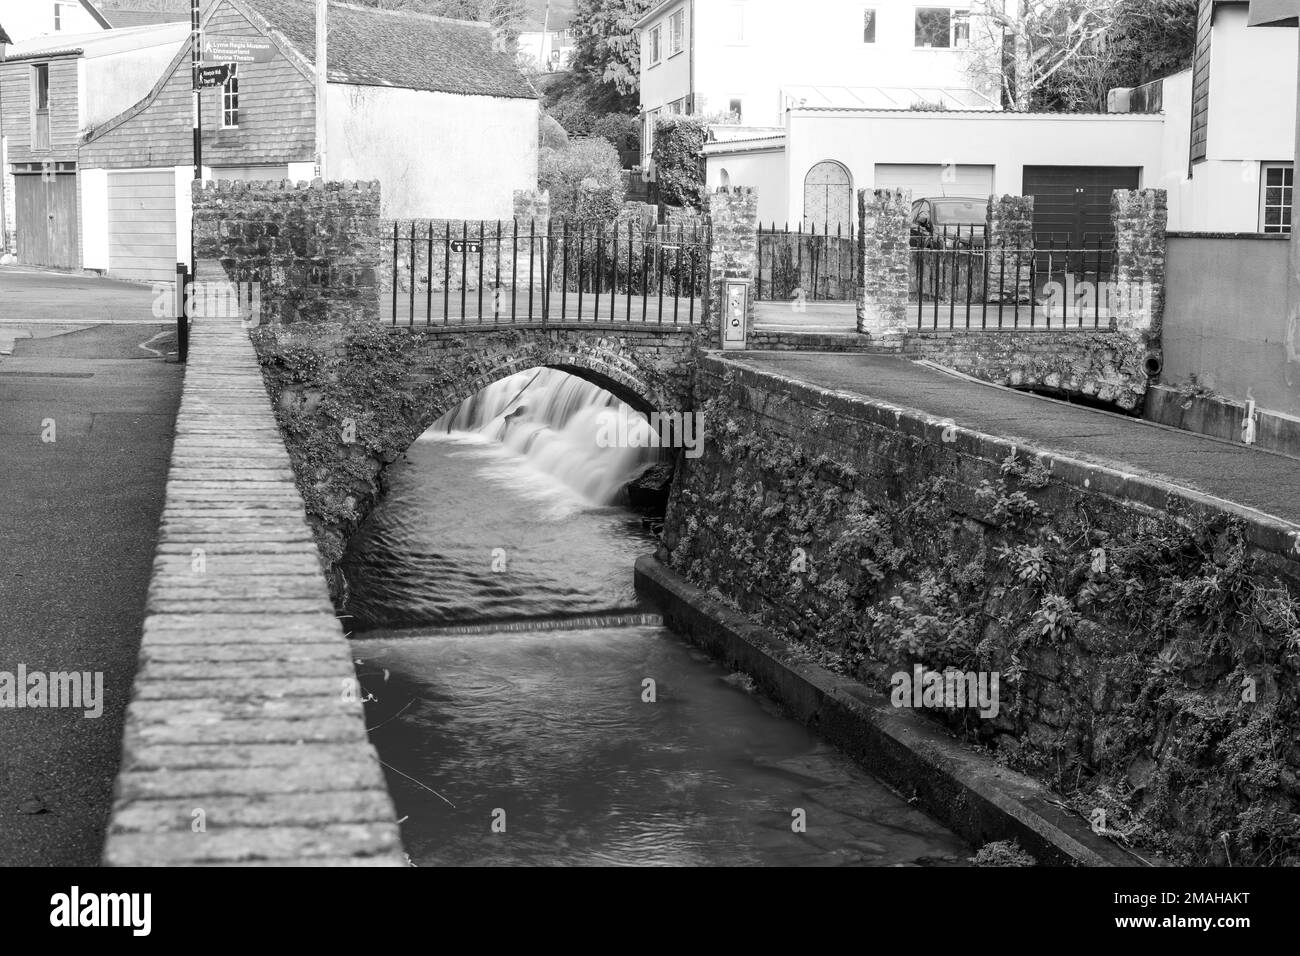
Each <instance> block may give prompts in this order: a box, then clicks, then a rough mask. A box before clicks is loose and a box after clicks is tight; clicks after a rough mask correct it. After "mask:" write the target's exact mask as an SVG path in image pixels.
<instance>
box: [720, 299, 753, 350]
mask: <svg viewBox="0 0 1300 956" xmlns="http://www.w3.org/2000/svg"><path fill="white" fill-rule="evenodd" d="M726 291H727V297H726V303H725V306H724V314H723V318H722V321H723V326H722V347H723V349H743V348H745V347H746V336H747V333H748V329H747V328H746V326H747V325H748V323H747V322H746V319H747V317H748V315H749V283H748V282H728V283H727V284H726Z"/></svg>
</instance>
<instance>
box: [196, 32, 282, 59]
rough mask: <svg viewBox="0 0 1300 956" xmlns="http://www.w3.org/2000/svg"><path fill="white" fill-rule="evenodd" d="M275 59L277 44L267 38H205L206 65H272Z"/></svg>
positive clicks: (204, 53)
mask: <svg viewBox="0 0 1300 956" xmlns="http://www.w3.org/2000/svg"><path fill="white" fill-rule="evenodd" d="M274 59H275V44H274V43H272V42H271V41H270V40H269V39H267V38H266V37H234V36H232V37H223V36H207V37H204V38H203V60H204V62H206V63H270V62H271V61H272V60H274Z"/></svg>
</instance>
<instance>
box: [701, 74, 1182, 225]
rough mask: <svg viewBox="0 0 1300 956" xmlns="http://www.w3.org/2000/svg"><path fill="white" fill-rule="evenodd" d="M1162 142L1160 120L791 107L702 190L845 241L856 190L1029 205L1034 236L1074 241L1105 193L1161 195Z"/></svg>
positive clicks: (1101, 214) (712, 149) (717, 165)
mask: <svg viewBox="0 0 1300 956" xmlns="http://www.w3.org/2000/svg"><path fill="white" fill-rule="evenodd" d="M850 92H852V91H847V90H846V91H845V94H846V96H845V98H847V95H848V94H849V93H850ZM715 129H716V128H715ZM721 133H722V135H723V136H725V135H726V131H725V129H723V130H721ZM1164 135H1165V130H1164V117H1163V116H1161V115H1160V114H1138V113H1131V114H1113V113H1108V114H1075V113H1069V114H1066V113H1013V112H1008V111H1001V110H969V109H966V110H908V109H864V108H861V107H855V106H851V105H838V104H834V105H793V106H791V107H790V108H789V109H788V110H787V112H786V122H785V126H784V128H782V129H773V130H768V131H766V132H760V133H758V135H753V134H749V135H746V137H745V138H743V139H734V140H725V139H721V140H718V141H716V142H711V143H709V144H708V146H707V147H706V148H705V154H706V158H707V169H708V172H707V176H708V184H709V186H710V187H711V188H716V187H718V186H721V185H735V186H754V187H756V188H757V189H758V203H759V218H760V219H761V220H762V221H763V223H764V224H765V225H770V224H772V223H775V225H776V227H777V228H778V229H779V228H782V227H784V226H786V225H787V224H788V226H789V228H790V229H794V228H796V226H798V225H802V226H803V227H804V229H805V230H808V229H810V228H813V227H816V229H817V231H818V232H819V233H820V232H822V231H824V230H826V229H828V228H829V230H830V232H832V233H834V232H835V231H836V229H837V228H841V229H843V230H845V231H847V230H848V228H849V227H850V225H851V224H852V223H854V222H855V221H856V198H855V197H856V195H857V190H859V189H872V188H877V189H879V188H902V189H910V190H911V191H912V195H913V197H914V198H921V197H924V196H968V197H978V198H986V197H988V196H989V195H990V194H993V193H997V194H999V195H1001V194H1004V193H1011V194H1014V195H1025V194H1033V195H1036V196H1037V197H1038V198H1037V202H1036V207H1037V208H1038V213H1039V217H1041V221H1040V222H1039V223H1038V226H1039V228H1040V229H1042V230H1047V231H1052V232H1060V233H1070V234H1072V235H1074V237H1075V238H1078V239H1080V240H1081V239H1082V237H1083V235H1084V234H1086V233H1092V232H1094V231H1095V230H1096V228H1098V227H1101V228H1104V224H1105V223H1106V222H1108V220H1109V204H1110V192H1111V190H1112V189H1116V188H1135V187H1144V186H1159V185H1163V182H1162V181H1163V179H1164V176H1165V170H1164V169H1163V166H1162V161H1163V160H1162V157H1163V156H1164ZM1036 218H1038V217H1036ZM1076 234H1077V235H1076Z"/></svg>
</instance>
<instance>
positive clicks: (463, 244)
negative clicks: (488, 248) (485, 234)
mask: <svg viewBox="0 0 1300 956" xmlns="http://www.w3.org/2000/svg"><path fill="white" fill-rule="evenodd" d="M451 251H452V252H472V253H475V254H478V253H480V252H482V251H483V243H481V242H479V241H478V240H477V239H453V240H452V241H451Z"/></svg>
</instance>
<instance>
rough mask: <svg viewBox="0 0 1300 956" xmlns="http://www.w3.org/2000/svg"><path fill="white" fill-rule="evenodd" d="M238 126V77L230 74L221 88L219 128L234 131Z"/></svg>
mask: <svg viewBox="0 0 1300 956" xmlns="http://www.w3.org/2000/svg"><path fill="white" fill-rule="evenodd" d="M238 126H239V77H238V75H236V74H235V73H233V72H232V73H231V74H230V79H228V80H226V82H225V84H224V85H223V86H222V87H221V128H222V129H236V128H238Z"/></svg>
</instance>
